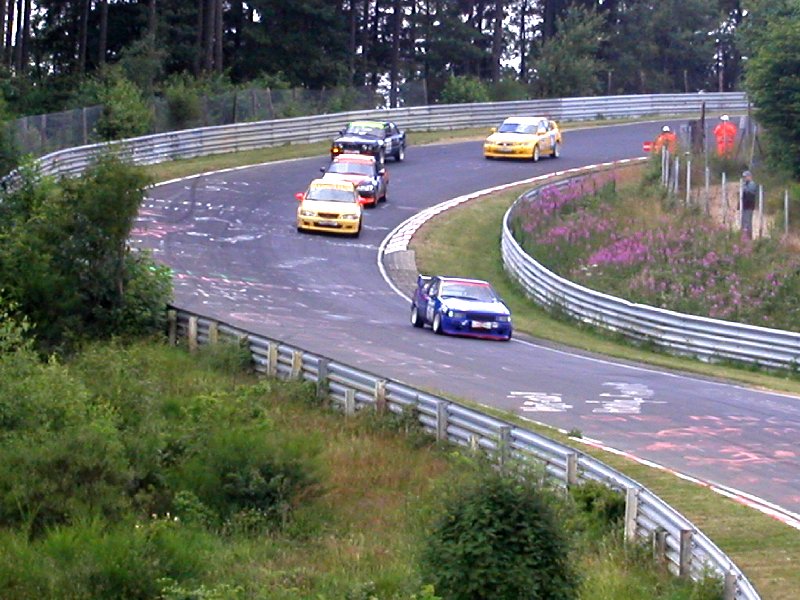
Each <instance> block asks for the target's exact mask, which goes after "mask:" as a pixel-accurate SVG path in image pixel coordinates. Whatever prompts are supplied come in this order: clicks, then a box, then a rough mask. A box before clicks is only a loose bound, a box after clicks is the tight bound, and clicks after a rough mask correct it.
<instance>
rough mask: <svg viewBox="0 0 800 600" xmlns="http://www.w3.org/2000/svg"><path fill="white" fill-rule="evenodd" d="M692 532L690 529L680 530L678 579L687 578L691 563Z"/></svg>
mask: <svg viewBox="0 0 800 600" xmlns="http://www.w3.org/2000/svg"><path fill="white" fill-rule="evenodd" d="M693 535H694V534H693V532H692V530H691V529H681V551H680V564H679V565H678V575H679V576H680V577H689V574H690V571H689V567H690V565H691V562H692V537H693Z"/></svg>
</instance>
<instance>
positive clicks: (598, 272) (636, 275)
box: [511, 172, 800, 331]
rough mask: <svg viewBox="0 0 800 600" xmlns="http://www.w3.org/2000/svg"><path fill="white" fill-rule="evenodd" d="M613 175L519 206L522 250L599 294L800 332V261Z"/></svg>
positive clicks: (554, 189)
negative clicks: (619, 182) (799, 299)
mask: <svg viewBox="0 0 800 600" xmlns="http://www.w3.org/2000/svg"><path fill="white" fill-rule="evenodd" d="M614 176H615V175H614V173H612V172H607V173H604V174H599V175H595V176H593V177H591V178H583V179H581V180H579V181H573V182H571V183H570V184H569V185H552V186H548V187H545V188H542V189H540V190H539V191H538V192H536V193H532V194H530V195H529V196H528V197H526V198H525V199H524V200H522V201H520V202H519V203H518V204H517V208H516V210H515V213H514V215H513V216H512V219H511V226H512V230H513V232H514V236H515V238H516V239H517V241H518V242H519V243H520V244H521V245H522V247H523V248H524V249H525V251H526V252H527V253H528V254H529V255H531V256H532V257H534V258H535V259H536V260H537V261H539V262H540V263H542V264H543V265H544V266H546V267H547V268H548V269H550V270H551V271H553V272H555V273H558V274H559V275H561V276H563V277H566V278H568V279H570V280H571V281H574V282H575V283H578V284H581V285H584V286H586V287H589V288H592V289H595V290H597V291H600V292H604V293H607V294H611V295H614V296H618V297H621V298H626V299H628V300H630V301H632V302H638V303H642V304H648V305H651V306H657V307H661V308H666V309H670V310H675V311H678V312H683V313H688V314H693V315H700V316H706V317H712V318H717V319H725V320H730V321H738V322H742V323H749V324H753V325H761V326H765V327H773V328H777V329H786V330H791V331H800V302H798V298H800V256H798V255H797V254H796V253H795V252H793V251H792V250H791V248H789V247H787V246H784V245H782V244H781V242H780V241H779V240H777V239H774V238H771V237H765V238H761V239H758V240H756V241H750V240H748V239H743V238H742V237H741V236H740V234H739V232H736V231H731V230H729V229H728V228H726V227H723V226H722V225H719V224H716V223H714V222H713V221H712V220H711V219H710V218H709V217H708V216H707V215H705V214H704V213H703V212H701V211H699V210H697V209H696V208H686V207H683V206H681V205H677V204H676V203H674V202H673V201H670V200H669V199H667V198H664V197H663V195H662V194H661V190H660V188H657V187H648V186H645V185H642V184H641V183H636V184H624V185H622V184H621V185H619V186H618V185H616V182H615V180H614Z"/></svg>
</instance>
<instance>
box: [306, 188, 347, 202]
mask: <svg viewBox="0 0 800 600" xmlns="http://www.w3.org/2000/svg"><path fill="white" fill-rule="evenodd" d="M306 200H323V201H325V202H355V201H356V199H355V196H353V192H350V191H348V190H342V189H338V188H325V187H314V188H311V189H309V190H308V194H306Z"/></svg>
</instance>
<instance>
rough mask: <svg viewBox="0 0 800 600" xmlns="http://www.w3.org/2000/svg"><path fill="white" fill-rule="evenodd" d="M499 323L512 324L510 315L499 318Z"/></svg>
mask: <svg viewBox="0 0 800 600" xmlns="http://www.w3.org/2000/svg"><path fill="white" fill-rule="evenodd" d="M497 322H498V323H511V316H510V315H501V316H499V317H497Z"/></svg>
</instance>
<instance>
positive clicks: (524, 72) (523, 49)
mask: <svg viewBox="0 0 800 600" xmlns="http://www.w3.org/2000/svg"><path fill="white" fill-rule="evenodd" d="M527 19H528V0H522V5H521V6H520V11H519V80H520V81H521V82H522V83H526V82H527V81H528V40H527V39H526V37H525V34H526V30H525V24H526V21H527Z"/></svg>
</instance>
